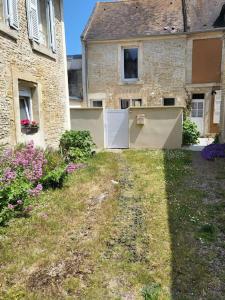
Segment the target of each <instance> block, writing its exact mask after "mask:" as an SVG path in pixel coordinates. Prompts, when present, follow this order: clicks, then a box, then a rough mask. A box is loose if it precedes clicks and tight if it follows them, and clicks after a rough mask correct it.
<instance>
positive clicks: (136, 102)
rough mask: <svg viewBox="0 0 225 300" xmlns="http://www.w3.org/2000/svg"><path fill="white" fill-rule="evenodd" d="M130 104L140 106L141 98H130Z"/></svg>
mask: <svg viewBox="0 0 225 300" xmlns="http://www.w3.org/2000/svg"><path fill="white" fill-rule="evenodd" d="M132 106H134V107H141V106H142V99H132Z"/></svg>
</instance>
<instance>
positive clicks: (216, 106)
mask: <svg viewBox="0 0 225 300" xmlns="http://www.w3.org/2000/svg"><path fill="white" fill-rule="evenodd" d="M214 97H215V98H214V111H213V123H214V124H220V112H221V98H222V91H221V90H217V91H215V96H214Z"/></svg>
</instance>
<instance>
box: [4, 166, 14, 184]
mask: <svg viewBox="0 0 225 300" xmlns="http://www.w3.org/2000/svg"><path fill="white" fill-rule="evenodd" d="M15 178H16V172H15V171H13V170H12V169H11V168H6V169H5V170H4V173H3V181H7V182H8V181H12V180H14V179H15Z"/></svg>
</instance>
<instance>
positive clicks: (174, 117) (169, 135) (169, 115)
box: [129, 106, 183, 149]
mask: <svg viewBox="0 0 225 300" xmlns="http://www.w3.org/2000/svg"><path fill="white" fill-rule="evenodd" d="M142 114H143V115H144V125H138V124H137V116H138V115H142ZM182 114H183V107H165V106H163V107H149V108H148V107H146V108H130V113H129V129H130V147H131V148H154V149H177V148H181V145H182Z"/></svg>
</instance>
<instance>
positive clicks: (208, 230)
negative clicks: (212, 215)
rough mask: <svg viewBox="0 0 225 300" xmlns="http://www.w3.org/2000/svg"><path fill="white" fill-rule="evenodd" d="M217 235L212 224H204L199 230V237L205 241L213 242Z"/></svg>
mask: <svg viewBox="0 0 225 300" xmlns="http://www.w3.org/2000/svg"><path fill="white" fill-rule="evenodd" d="M216 235H217V228H216V227H215V226H214V225H213V224H204V225H203V226H202V227H201V228H200V230H199V236H200V237H201V238H202V239H204V240H206V241H209V242H210V241H214V240H215V239H216Z"/></svg>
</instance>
